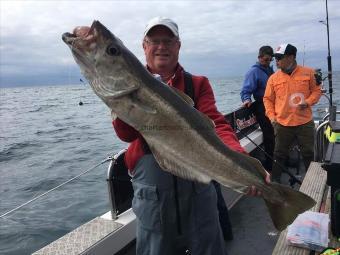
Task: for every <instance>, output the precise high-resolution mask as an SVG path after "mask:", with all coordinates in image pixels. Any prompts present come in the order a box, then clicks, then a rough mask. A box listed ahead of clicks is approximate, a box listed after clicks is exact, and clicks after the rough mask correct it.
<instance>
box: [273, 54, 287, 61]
mask: <svg viewBox="0 0 340 255" xmlns="http://www.w3.org/2000/svg"><path fill="white" fill-rule="evenodd" d="M284 57H285V55H276V56H275V60H276V61H280V60H282V59H283V58H284Z"/></svg>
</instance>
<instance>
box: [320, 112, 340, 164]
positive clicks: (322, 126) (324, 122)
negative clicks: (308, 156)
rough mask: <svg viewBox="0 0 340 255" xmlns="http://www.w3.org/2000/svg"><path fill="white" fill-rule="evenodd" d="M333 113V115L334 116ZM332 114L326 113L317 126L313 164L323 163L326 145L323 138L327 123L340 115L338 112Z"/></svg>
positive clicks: (326, 141)
mask: <svg viewBox="0 0 340 255" xmlns="http://www.w3.org/2000/svg"><path fill="white" fill-rule="evenodd" d="M334 113H335V114H334ZM334 113H333V114H332V113H330V112H329V113H327V114H326V115H325V116H324V117H323V119H322V121H320V124H319V125H318V127H317V129H316V132H315V145H314V161H315V162H323V160H324V158H325V153H326V152H325V149H326V147H327V144H328V140H327V139H326V137H325V135H324V134H325V131H326V128H327V127H328V124H329V122H330V121H331V120H332V118H334V120H336V115H338V114H340V111H336V110H335V111H334Z"/></svg>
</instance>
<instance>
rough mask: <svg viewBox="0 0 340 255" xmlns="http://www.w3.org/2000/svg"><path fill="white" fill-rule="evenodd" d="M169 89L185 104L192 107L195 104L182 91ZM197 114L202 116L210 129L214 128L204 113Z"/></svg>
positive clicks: (213, 123) (213, 124)
mask: <svg viewBox="0 0 340 255" xmlns="http://www.w3.org/2000/svg"><path fill="white" fill-rule="evenodd" d="M171 88H172V90H173V91H174V92H175V93H176V94H177V95H178V96H179V97H181V98H182V99H183V100H184V101H185V102H187V103H188V105H190V106H192V107H194V105H195V103H194V101H193V100H192V98H191V97H189V96H188V95H187V94H185V93H184V92H183V91H181V90H179V89H176V88H174V87H171ZM197 112H198V113H199V114H200V115H201V116H202V118H203V119H205V121H206V122H207V123H209V124H208V125H210V126H211V127H212V128H215V127H216V125H215V122H214V121H213V120H212V119H210V118H209V117H208V116H207V115H205V114H204V113H202V112H200V111H197Z"/></svg>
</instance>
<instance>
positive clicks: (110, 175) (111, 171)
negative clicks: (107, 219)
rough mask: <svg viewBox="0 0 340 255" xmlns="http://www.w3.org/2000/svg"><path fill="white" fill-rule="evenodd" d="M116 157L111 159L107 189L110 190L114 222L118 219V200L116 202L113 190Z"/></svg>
mask: <svg viewBox="0 0 340 255" xmlns="http://www.w3.org/2000/svg"><path fill="white" fill-rule="evenodd" d="M116 158H117V157H116V155H115V156H114V157H113V158H112V159H111V162H110V165H109V167H108V169H107V178H106V181H107V187H108V190H109V200H110V206H111V210H110V211H111V217H112V219H113V220H115V219H117V218H118V216H117V206H116V200H115V192H114V189H113V178H114V177H113V174H114V166H115V164H116Z"/></svg>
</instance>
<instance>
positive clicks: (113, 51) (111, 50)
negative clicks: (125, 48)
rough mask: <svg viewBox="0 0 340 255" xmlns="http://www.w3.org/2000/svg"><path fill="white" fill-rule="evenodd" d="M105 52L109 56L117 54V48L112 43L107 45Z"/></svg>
mask: <svg viewBox="0 0 340 255" xmlns="http://www.w3.org/2000/svg"><path fill="white" fill-rule="evenodd" d="M106 52H107V54H109V55H110V56H117V55H118V54H119V50H118V49H117V47H115V46H114V45H109V46H108V47H107V49H106Z"/></svg>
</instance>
